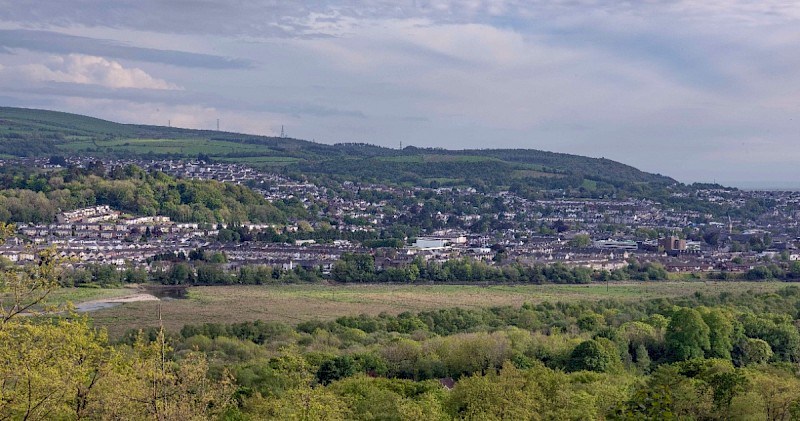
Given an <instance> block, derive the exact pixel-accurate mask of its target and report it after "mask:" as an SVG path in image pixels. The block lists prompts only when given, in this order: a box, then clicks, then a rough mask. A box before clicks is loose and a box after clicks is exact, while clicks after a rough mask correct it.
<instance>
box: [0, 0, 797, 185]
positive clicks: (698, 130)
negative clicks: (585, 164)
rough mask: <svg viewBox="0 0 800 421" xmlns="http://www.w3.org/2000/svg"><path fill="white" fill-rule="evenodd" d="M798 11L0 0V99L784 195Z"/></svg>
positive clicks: (692, 5) (668, 4)
mask: <svg viewBox="0 0 800 421" xmlns="http://www.w3.org/2000/svg"><path fill="white" fill-rule="evenodd" d="M798 69H800V2H796V1H769V0H764V1H745V0H663V1H661V0H641V1H613V0H608V1H603V0H551V1H539V0H527V1H523V0H462V1H451V0H408V1H382V0H381V1H356V0H345V1H307V2H297V1H282V0H230V1H222V0H70V1H64V0H33V1H25V2H23V1H19V0H0V105H5V106H20V107H29V108H44V109H51V110H59V111H66V112H73V113H78V114H85V115H90V116H94V117H99V118H104V119H108V120H112V121H117V122H123V123H142V124H157V125H167V124H171V125H172V126H177V127H186V128H196V129H213V128H216V124H217V119H219V121H220V123H219V124H220V129H222V130H226V131H236V132H244V133H252V134H261V135H273V136H274V135H278V134H280V132H281V127H283V128H284V129H285V131H286V134H287V135H288V136H290V137H294V138H301V139H308V140H314V141H317V142H323V143H338V142H365V143H371V144H377V145H382V146H389V147H399V146H400V144H401V142H402V145H403V146H408V145H413V146H417V147H443V148H448V149H475V148H532V149H542V150H548V151H554V152H564V153H573V154H579V155H585V156H592V157H605V158H609V159H613V160H616V161H620V162H623V163H625V164H629V165H633V166H635V167H637V168H640V169H642V170H645V171H649V172H655V173H660V174H664V175H668V176H670V177H673V178H675V179H677V180H680V181H683V182H695V181H699V182H718V183H722V184H726V185H733V186H741V187H800V165H798V163H800V147H798V146H797V145H796V143H797V141H798V135H800V71H798Z"/></svg>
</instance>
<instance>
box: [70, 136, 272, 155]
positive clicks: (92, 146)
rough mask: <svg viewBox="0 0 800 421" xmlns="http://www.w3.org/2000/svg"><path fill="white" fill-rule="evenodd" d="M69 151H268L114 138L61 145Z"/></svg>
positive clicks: (205, 142) (211, 142)
mask: <svg viewBox="0 0 800 421" xmlns="http://www.w3.org/2000/svg"><path fill="white" fill-rule="evenodd" d="M61 147H62V148H63V149H65V150H69V151H71V152H79V151H84V150H90V151H94V150H96V149H97V148H101V149H104V148H112V149H114V150H116V151H126V152H132V153H140V154H145V153H148V152H153V153H157V154H182V155H187V156H197V154H199V153H205V154H208V155H212V156H214V155H224V154H228V153H247V154H261V153H265V152H267V151H269V148H267V147H266V146H262V145H251V144H245V143H237V142H227V141H223V140H210V139H115V140H107V141H92V140H85V141H77V142H70V143H67V144H64V145H62V146H61Z"/></svg>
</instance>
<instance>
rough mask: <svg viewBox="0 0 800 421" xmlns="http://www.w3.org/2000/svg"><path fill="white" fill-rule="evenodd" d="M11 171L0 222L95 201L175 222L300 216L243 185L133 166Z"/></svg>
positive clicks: (3, 185) (45, 216)
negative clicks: (179, 176) (107, 171)
mask: <svg viewBox="0 0 800 421" xmlns="http://www.w3.org/2000/svg"><path fill="white" fill-rule="evenodd" d="M13 171H14V170H13V169H8V168H4V169H2V170H0V189H2V190H1V191H0V220H5V221H9V222H35V223H50V222H52V221H53V220H54V219H55V215H56V213H57V211H59V210H62V211H66V210H71V209H76V208H81V207H86V206H95V205H108V206H111V207H112V208H114V209H117V210H120V211H123V212H127V213H131V214H134V215H145V216H151V215H164V216H169V217H170V218H172V219H173V220H175V221H178V222H200V223H209V224H211V223H217V222H226V223H241V222H261V223H271V222H274V223H285V222H286V221H287V218H288V217H289V216H292V217H297V216H305V210H304V209H303V208H302V205H301V204H298V205H294V206H282V208H281V209H279V208H278V207H276V206H275V205H273V204H272V203H270V202H269V201H267V200H266V199H264V198H263V197H262V196H261V195H259V194H258V193H256V192H255V191H253V190H250V189H249V188H247V187H245V186H241V185H237V184H231V183H221V182H218V181H211V180H207V181H203V180H191V179H176V178H173V177H170V176H167V175H165V174H163V173H159V172H154V173H151V174H148V173H145V172H144V171H143V170H142V169H141V168H138V167H136V166H133V165H130V166H128V167H127V168H125V169H124V170H119V171H118V172H116V173H112V174H110V177H106V175H105V174H104V170H102V169H99V170H95V169H92V168H86V169H78V168H69V169H64V170H61V171H57V172H47V173H45V172H41V173H27V172H22V173H19V174H15V173H14V172H13ZM3 172H5V173H4V174H2V173H3ZM95 172H97V174H95ZM98 174H99V175H98Z"/></svg>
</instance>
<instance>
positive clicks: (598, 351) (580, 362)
mask: <svg viewBox="0 0 800 421" xmlns="http://www.w3.org/2000/svg"><path fill="white" fill-rule="evenodd" d="M616 359H618V358H617V357H616V356H615V355H614V354H612V353H611V352H610V351H609V350H608V349H607V348H605V347H604V346H603V345H601V344H600V343H599V342H598V341H596V340H588V341H583V342H581V343H580V344H579V345H578V346H577V347H575V349H574V350H573V351H572V353H571V354H570V356H569V360H568V361H567V367H566V368H567V370H569V371H581V370H587V371H596V372H598V373H604V372H606V371H609V370H610V369H611V368H612V367H613V366H614V363H615V362H616V361H615V360H616Z"/></svg>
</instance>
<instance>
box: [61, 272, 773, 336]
mask: <svg viewBox="0 0 800 421" xmlns="http://www.w3.org/2000/svg"><path fill="white" fill-rule="evenodd" d="M785 286H787V283H785V282H762V283H754V282H646V283H617V284H614V283H612V284H611V285H610V286H609V287H608V291H607V290H606V285H605V284H590V285H490V286H478V285H386V284H370V285H357V284H346V285H319V284H315V285H262V286H201V287H191V288H189V289H188V294H187V295H188V298H186V299H166V300H162V301H142V302H130V303H125V304H123V305H119V306H116V307H111V308H104V309H101V310H97V311H94V312H91V313H89V314H90V317H91V318H92V319H93V321H94V323H95V325H96V326H103V327H106V328H107V329H108V331H109V334H110V335H111V336H112V337H114V336H118V335H121V334H122V333H124V332H125V331H127V330H128V329H137V328H145V327H151V326H153V327H154V326H158V324H159V321H158V314H159V307H160V312H161V317H162V319H163V323H164V325H165V327H166V328H167V329H168V330H173V331H174V330H178V329H180V328H181V327H182V326H184V325H186V324H202V323H206V322H214V323H234V322H242V321H254V320H259V319H260V320H265V321H281V322H286V323H289V324H295V323H298V322H301V321H305V320H312V319H320V320H326V319H334V318H337V317H340V316H344V315H358V314H361V313H365V314H369V315H377V314H379V313H381V312H386V313H389V314H399V313H402V312H404V311H410V312H418V311H425V310H432V309H438V308H449V307H464V308H480V307H491V306H504V305H510V306H521V305H522V304H524V303H526V302H527V303H538V302H542V301H550V302H557V301H579V300H592V301H594V300H601V299H616V300H620V301H623V302H624V301H638V300H647V299H653V298H659V297H679V296H686V295H691V294H694V293H696V292H700V293H703V294H714V295H716V294H719V293H721V292H732V293H737V292H745V291H750V290H752V291H754V292H769V291H775V290H778V289H780V288H783V287H785ZM93 291H96V293H97V294H103V293H102V291H104V290H93ZM105 291H109V290H105ZM113 291H115V292H116V294H117V296H120V295H123V294H131V292H132V290H131V289H127V290H125V289H120V290H113ZM61 294H64V296H65V297H70V298H71V296H72V297H75V298H74V299H75V301H74V302H75V304H78V303H80V302H81V301H88V300H98V299H107V298H109V297H110V296H112V295H114V294H103V297H101V298H99V297H90V296H85V297H83V298H78V297H77V296H78V295H80V294H76V293H70V292H69V290H66V291H63V292H61Z"/></svg>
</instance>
